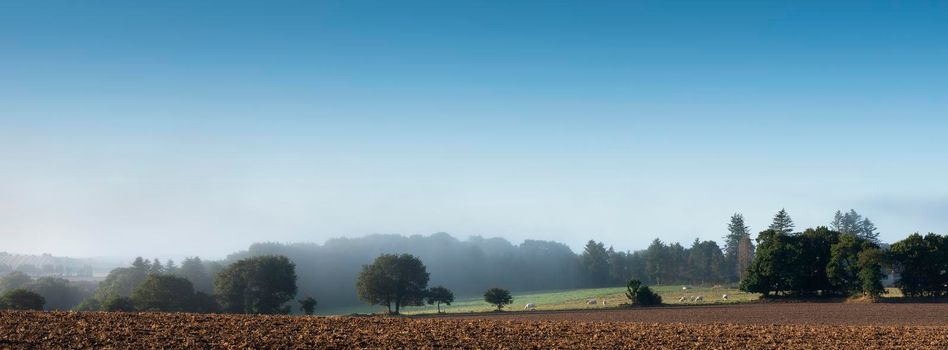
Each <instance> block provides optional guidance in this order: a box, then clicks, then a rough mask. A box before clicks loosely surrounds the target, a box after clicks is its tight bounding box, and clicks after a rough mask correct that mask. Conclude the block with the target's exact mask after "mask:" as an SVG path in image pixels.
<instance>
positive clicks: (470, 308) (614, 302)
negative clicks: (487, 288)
mask: <svg viewBox="0 0 948 350" xmlns="http://www.w3.org/2000/svg"><path fill="white" fill-rule="evenodd" d="M650 288H652V290H654V291H655V292H657V293H658V294H659V295H661V296H662V299H663V303H665V304H670V305H675V304H681V303H680V302H679V301H678V300H679V298H681V297H682V296H687V297H694V296H696V295H700V296H703V297H704V301H703V302H701V304H725V303H741V302H749V301H754V300H757V299H758V298H759V295H758V294H753V293H744V292H741V291H738V290H737V289H733V288H721V287H717V288H708V287H691V288H689V289H688V290H682V286H681V285H675V286H652V287H650ZM724 294H727V295H728V300H727V301H725V300H723V299H722V298H721V296H722V295H724ZM513 297H514V303H513V304H512V305H509V306H507V307H506V308H505V309H506V310H509V311H521V310H523V307H524V305H526V304H527V303H532V304H536V306H537V307H536V309H537V310H575V309H603V308H614V307H616V306H618V305H619V304H622V303H627V302H628V299H626V297H625V288H624V287H615V288H592V289H574V290H561V291H545V292H526V293H513ZM590 299H596V300H597V301H598V302H597V304H596V305H589V304H587V301H588V300H590ZM603 301H605V304H603ZM688 303H689V304H694V303H693V302H688ZM441 309H442V311H443V312H448V313H466V312H485V311H492V310H494V307H493V306H492V305H490V304H488V303H486V302H485V301H484V298H483V297H481V296H469V297H464V298H457V299H456V300H455V302H454V303H452V304H451V306H444V305H442V306H441ZM435 312H437V310H436V308H435V307H434V306H425V307H410V308H406V309H405V311H404V313H405V314H424V313H435Z"/></svg>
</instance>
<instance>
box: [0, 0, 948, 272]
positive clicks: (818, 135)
mask: <svg viewBox="0 0 948 350" xmlns="http://www.w3.org/2000/svg"><path fill="white" fill-rule="evenodd" d="M783 207H786V208H787V210H788V211H789V212H790V214H791V215H792V216H793V218H794V219H795V221H796V222H797V224H798V227H809V226H816V225H821V224H827V223H828V222H829V221H830V220H831V218H832V215H833V213H834V212H835V211H836V210H837V209H848V208H855V209H856V210H857V211H859V212H860V213H862V214H864V215H866V216H868V217H869V218H871V219H872V220H873V221H875V222H876V224H877V226H878V227H879V229H880V231H881V232H882V235H881V238H882V239H883V241H894V240H897V239H901V238H902V237H904V236H905V235H906V234H908V233H910V232H915V231H922V232H927V231H935V232H940V233H946V232H948V3H946V2H944V1H847V2H835V1H812V2H803V1H747V2H728V1H696V2H692V3H686V2H676V1H619V2H606V1H575V2H572V1H571V2H563V1H542V2H529V1H426V2H414V1H370V2H364V1H331V2H321V1H286V2H280V1H273V2H270V1H252V2H238V1H221V2H211V1H61V2H52V1H42V0H30V1H2V2H0V251H10V252H19V253H42V252H49V253H53V254H59V255H80V256H97V255H112V256H115V255H121V256H127V255H137V254H145V255H160V256H168V255H190V254H200V255H203V256H209V257H221V256H223V255H225V254H227V253H229V252H232V251H235V250H238V249H242V248H245V247H246V246H248V245H249V244H250V243H252V242H255V241H264V240H268V241H281V242H297V241H311V242H320V243H321V242H323V241H324V240H325V239H327V238H330V237H338V236H361V235H365V234H369V233H402V234H430V233H434V232H438V231H444V232H448V233H451V234H453V235H455V236H457V237H459V238H464V237H467V236H469V235H475V234H477V235H484V236H501V237H505V238H508V239H510V240H511V241H513V242H515V243H518V242H520V241H522V240H523V239H528V238H533V239H549V240H557V241H561V242H564V243H567V244H569V245H570V246H572V247H573V248H574V250H579V249H580V248H581V246H582V244H583V243H584V242H585V241H586V240H588V239H590V238H594V239H596V240H602V241H605V242H606V243H607V245H613V246H614V247H616V248H617V249H621V250H626V249H641V248H644V247H645V246H647V244H648V243H649V241H650V240H651V239H652V238H654V237H661V238H663V240H665V241H671V242H674V241H681V242H683V243H689V242H690V241H691V240H693V239H694V238H695V237H699V238H701V239H714V240H718V241H720V238H721V237H722V236H724V235H725V233H726V224H727V221H728V217H729V216H730V215H731V214H732V213H734V212H742V213H744V214H745V216H747V218H748V223H749V224H750V226H751V229H752V230H753V231H754V232H757V231H759V230H762V229H763V228H764V227H765V226H766V225H767V224H768V223H769V220H770V219H771V217H772V215H773V214H774V212H776V211H777V210H779V209H780V208H783Z"/></svg>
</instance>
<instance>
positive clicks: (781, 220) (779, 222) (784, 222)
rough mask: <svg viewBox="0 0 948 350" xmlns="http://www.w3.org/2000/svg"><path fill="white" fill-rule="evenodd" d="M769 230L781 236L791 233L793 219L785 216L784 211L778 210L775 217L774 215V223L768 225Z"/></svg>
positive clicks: (787, 215) (785, 211) (788, 215)
mask: <svg viewBox="0 0 948 350" xmlns="http://www.w3.org/2000/svg"><path fill="white" fill-rule="evenodd" d="M769 229H771V230H774V231H775V232H777V233H781V234H791V233H793V219H791V218H790V214H787V210H786V209H780V211H778V212H777V215H774V222H773V223H772V224H770V227H769Z"/></svg>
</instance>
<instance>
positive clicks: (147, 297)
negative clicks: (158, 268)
mask: <svg viewBox="0 0 948 350" xmlns="http://www.w3.org/2000/svg"><path fill="white" fill-rule="evenodd" d="M131 300H132V304H134V305H135V308H136V309H138V310H141V311H168V312H181V311H190V310H191V305H192V302H193V300H194V287H193V286H192V285H191V282H190V281H188V280H187V279H186V278H184V277H178V276H174V275H170V274H157V273H150V274H148V277H145V281H144V282H142V284H141V285H139V286H138V288H135V291H133V292H132V296H131Z"/></svg>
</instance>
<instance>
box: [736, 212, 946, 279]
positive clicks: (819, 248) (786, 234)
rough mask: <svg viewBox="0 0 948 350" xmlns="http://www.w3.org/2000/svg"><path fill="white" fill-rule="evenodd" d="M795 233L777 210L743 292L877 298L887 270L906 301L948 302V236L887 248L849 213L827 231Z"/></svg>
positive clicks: (862, 220)
mask: <svg viewBox="0 0 948 350" xmlns="http://www.w3.org/2000/svg"><path fill="white" fill-rule="evenodd" d="M793 229H794V225H793V221H792V219H791V218H790V216H789V214H787V213H786V211H783V210H781V211H780V212H779V213H778V214H777V216H776V217H775V218H774V222H773V224H772V225H771V226H770V227H769V228H768V229H767V230H765V231H763V232H760V234H759V235H758V236H757V252H756V254H755V256H754V259H753V261H752V262H751V264H750V266H748V267H747V270H746V271H745V276H744V278H743V279H742V280H741V283H740V289H741V290H744V291H747V292H754V293H762V294H763V295H764V296H765V297H770V296H795V297H796V296H803V297H813V296H821V297H834V296H860V295H862V296H869V297H878V296H880V295H882V294H884V293H885V292H886V291H885V288H884V286H883V283H882V281H883V279H884V278H885V276H886V274H885V272H884V271H885V270H886V269H888V270H890V271H891V272H892V273H893V275H894V277H895V286H896V287H898V288H899V289H901V291H902V292H903V294H905V295H906V296H910V297H922V296H931V297H940V296H948V235H937V234H934V233H929V234H927V235H925V236H922V235H920V234H918V233H915V234H912V235H909V236H908V237H907V238H905V239H903V240H901V241H898V242H896V243H894V244H892V245H891V246H885V245H883V244H881V243H880V242H879V241H878V232H876V228H875V225H874V224H872V221H870V220H869V219H868V218H863V217H862V216H861V215H859V214H858V213H856V212H855V211H853V210H850V211H849V212H848V213H845V214H844V213H842V212H837V213H836V215H835V217H834V220H833V222H832V223H831V224H830V227H826V226H820V227H817V228H810V229H806V230H804V231H803V232H794V230H793Z"/></svg>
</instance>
